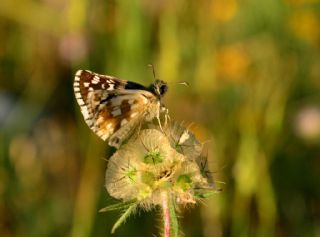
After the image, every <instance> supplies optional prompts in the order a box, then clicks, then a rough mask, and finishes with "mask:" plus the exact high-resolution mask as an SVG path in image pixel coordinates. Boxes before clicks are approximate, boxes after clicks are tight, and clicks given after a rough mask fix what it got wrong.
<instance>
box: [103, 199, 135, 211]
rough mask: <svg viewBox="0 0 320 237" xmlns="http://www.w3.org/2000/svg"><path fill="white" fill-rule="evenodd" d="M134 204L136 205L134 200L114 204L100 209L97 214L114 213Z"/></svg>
mask: <svg viewBox="0 0 320 237" xmlns="http://www.w3.org/2000/svg"><path fill="white" fill-rule="evenodd" d="M134 203H136V200H132V201H128V202H119V203H115V204H112V205H109V206H106V207H104V208H101V209H100V210H99V212H107V211H115V210H119V209H126V208H128V207H129V206H131V205H132V204H134Z"/></svg>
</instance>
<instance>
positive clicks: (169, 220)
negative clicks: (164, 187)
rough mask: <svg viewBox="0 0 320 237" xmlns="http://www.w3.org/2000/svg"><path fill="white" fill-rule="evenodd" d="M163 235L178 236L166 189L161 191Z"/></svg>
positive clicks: (170, 201) (176, 223)
mask: <svg viewBox="0 0 320 237" xmlns="http://www.w3.org/2000/svg"><path fill="white" fill-rule="evenodd" d="M161 198H162V214H163V224H164V237H177V236H178V221H177V216H176V212H175V208H174V204H173V201H172V198H171V196H170V195H169V193H168V192H167V191H163V192H162V193H161Z"/></svg>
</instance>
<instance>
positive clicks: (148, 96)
mask: <svg viewBox="0 0 320 237" xmlns="http://www.w3.org/2000/svg"><path fill="white" fill-rule="evenodd" d="M73 89H74V93H75V97H76V100H77V102H78V104H79V106H80V108H81V112H82V115H83V117H84V120H85V122H86V123H87V125H88V126H89V127H90V129H91V130H92V131H93V132H94V133H95V134H97V135H98V136H99V137H100V138H101V139H102V140H104V141H106V140H107V139H109V142H108V144H109V145H110V146H114V147H116V148H118V147H119V146H120V145H121V144H122V143H123V141H124V140H125V139H126V138H127V137H128V136H129V135H130V133H131V132H132V131H133V130H134V129H135V128H136V127H137V126H138V125H139V124H141V123H142V122H143V121H152V120H153V119H154V118H157V120H158V122H159V125H160V128H161V123H160V112H161V111H162V110H163V108H164V106H163V104H162V103H161V99H162V97H163V96H164V94H165V93H166V92H167V90H168V86H167V83H165V82H164V81H162V80H155V81H154V82H153V83H152V84H151V85H150V86H148V87H145V86H143V85H141V84H139V83H135V82H132V81H126V80H121V79H118V78H116V77H113V76H108V75H101V74H97V73H94V72H91V71H88V70H78V71H77V72H76V74H75V79H74V83H73Z"/></svg>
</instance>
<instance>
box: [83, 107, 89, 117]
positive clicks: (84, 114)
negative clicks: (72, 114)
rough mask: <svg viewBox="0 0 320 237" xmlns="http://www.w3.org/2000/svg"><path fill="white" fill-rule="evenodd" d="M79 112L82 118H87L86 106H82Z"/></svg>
mask: <svg viewBox="0 0 320 237" xmlns="http://www.w3.org/2000/svg"><path fill="white" fill-rule="evenodd" d="M81 112H82V115H83V117H84V119H88V118H89V113H88V109H87V108H86V107H82V108H81Z"/></svg>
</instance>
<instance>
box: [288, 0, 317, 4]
mask: <svg viewBox="0 0 320 237" xmlns="http://www.w3.org/2000/svg"><path fill="white" fill-rule="evenodd" d="M286 2H287V3H288V4H292V5H302V4H310V3H316V2H318V0H286Z"/></svg>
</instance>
